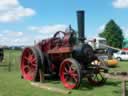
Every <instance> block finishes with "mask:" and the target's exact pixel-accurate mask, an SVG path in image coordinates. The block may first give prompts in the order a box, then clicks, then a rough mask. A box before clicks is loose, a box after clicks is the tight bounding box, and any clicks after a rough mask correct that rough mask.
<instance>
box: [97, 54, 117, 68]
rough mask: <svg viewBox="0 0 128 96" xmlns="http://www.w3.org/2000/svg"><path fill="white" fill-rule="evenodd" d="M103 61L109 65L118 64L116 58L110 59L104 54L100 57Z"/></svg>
mask: <svg viewBox="0 0 128 96" xmlns="http://www.w3.org/2000/svg"><path fill="white" fill-rule="evenodd" d="M98 58H99V59H100V60H101V61H103V62H104V64H105V65H106V66H108V67H112V66H116V65H117V64H118V61H117V60H116V59H114V58H111V59H109V57H108V56H107V55H102V56H99V57H98Z"/></svg>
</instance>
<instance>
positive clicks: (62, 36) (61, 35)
mask: <svg viewBox="0 0 128 96" xmlns="http://www.w3.org/2000/svg"><path fill="white" fill-rule="evenodd" d="M64 36H65V32H63V31H57V32H56V33H55V34H54V36H53V38H55V39H56V38H58V39H61V40H62V39H63V38H64Z"/></svg>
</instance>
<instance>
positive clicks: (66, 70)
mask: <svg viewBox="0 0 128 96" xmlns="http://www.w3.org/2000/svg"><path fill="white" fill-rule="evenodd" d="M71 66H72V63H71V62H70V61H66V62H64V63H63V64H62V67H61V68H62V69H61V70H60V74H61V76H60V79H61V81H62V83H63V85H64V86H65V87H66V88H68V89H73V88H75V87H76V85H77V82H78V73H77V71H75V70H74V69H73V68H72V67H71ZM66 75H68V78H66ZM73 81H74V82H73Z"/></svg>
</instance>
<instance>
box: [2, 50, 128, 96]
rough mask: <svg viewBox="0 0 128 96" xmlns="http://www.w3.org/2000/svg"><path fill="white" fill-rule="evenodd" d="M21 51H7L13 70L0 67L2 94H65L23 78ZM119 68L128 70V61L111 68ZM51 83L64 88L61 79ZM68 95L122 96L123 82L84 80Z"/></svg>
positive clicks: (24, 95) (29, 95)
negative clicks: (33, 84) (101, 84)
mask: <svg viewBox="0 0 128 96" xmlns="http://www.w3.org/2000/svg"><path fill="white" fill-rule="evenodd" d="M20 53H21V52H20V51H9V50H8V51H5V54H6V55H8V54H10V55H9V58H10V59H9V60H10V62H11V63H12V68H11V69H12V70H11V72H8V70H6V69H7V68H0V96H65V95H62V94H58V93H55V92H50V91H47V90H43V89H40V88H36V87H33V86H31V85H30V82H29V81H25V80H23V79H21V76H20V71H19V65H20V63H19V57H20ZM119 70H123V71H127V70H128V62H120V63H119V65H118V66H117V67H116V68H110V71H119ZM50 84H51V86H56V87H58V88H62V89H64V87H63V85H62V84H61V83H60V81H50ZM127 94H128V92H127ZM66 96H121V82H120V81H118V80H110V79H109V80H107V82H106V83H105V85H104V86H100V87H95V86H91V85H89V84H88V82H87V81H82V84H81V86H80V88H79V89H77V90H72V93H71V94H69V95H66Z"/></svg>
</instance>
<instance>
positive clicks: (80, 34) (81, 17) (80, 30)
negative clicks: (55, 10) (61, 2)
mask: <svg viewBox="0 0 128 96" xmlns="http://www.w3.org/2000/svg"><path fill="white" fill-rule="evenodd" d="M77 23H78V39H79V40H80V42H81V43H83V42H84V40H85V37H84V11H83V10H79V11H77Z"/></svg>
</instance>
